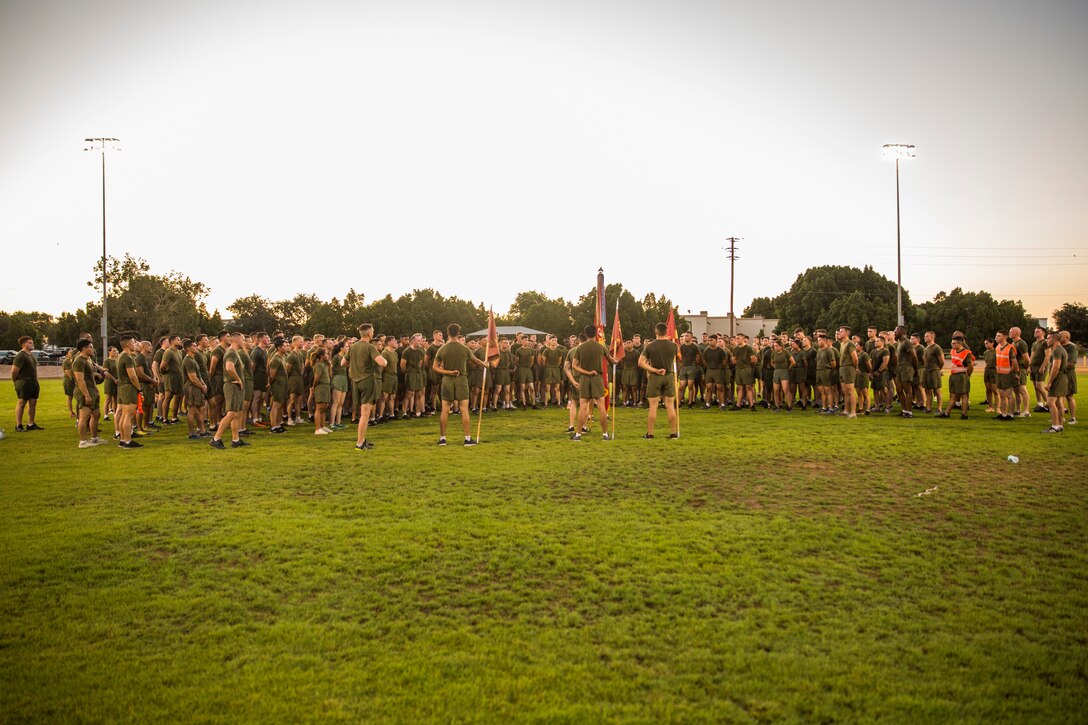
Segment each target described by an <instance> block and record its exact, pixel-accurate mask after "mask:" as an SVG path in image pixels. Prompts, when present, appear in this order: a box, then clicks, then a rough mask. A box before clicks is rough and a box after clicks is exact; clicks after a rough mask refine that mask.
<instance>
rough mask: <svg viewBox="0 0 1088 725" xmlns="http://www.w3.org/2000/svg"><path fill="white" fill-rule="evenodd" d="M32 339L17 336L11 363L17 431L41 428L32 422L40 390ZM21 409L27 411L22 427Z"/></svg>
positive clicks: (36, 409)
mask: <svg viewBox="0 0 1088 725" xmlns="http://www.w3.org/2000/svg"><path fill="white" fill-rule="evenodd" d="M33 350H34V339H33V338H31V337H28V336H27V335H23V336H22V337H20V338H19V352H17V353H15V360H14V362H12V365H11V380H12V382H13V383H15V397H16V398H17V399H18V402H17V403H16V404H15V430H16V431H18V432H19V433H22V432H23V431H27V430H43V428H41V427H40V426H39V425H38V424H37V423H35V422H34V416H35V415H36V414H37V412H38V395H39V393H40V392H41V387H40V384H39V383H38V359H37V358H36V357H34V354H33ZM23 411H26V412H27V414H28V415H27V421H28V425H27V426H26V427H25V428H24V427H23Z"/></svg>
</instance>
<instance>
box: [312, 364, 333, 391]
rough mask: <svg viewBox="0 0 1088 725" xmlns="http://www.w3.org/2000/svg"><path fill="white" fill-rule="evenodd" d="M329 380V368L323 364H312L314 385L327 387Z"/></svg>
mask: <svg viewBox="0 0 1088 725" xmlns="http://www.w3.org/2000/svg"><path fill="white" fill-rule="evenodd" d="M330 382H331V381H330V380H329V366H328V365H326V364H325V363H324V362H318V363H314V385H328V384H329V383H330Z"/></svg>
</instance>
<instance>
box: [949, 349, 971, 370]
mask: <svg viewBox="0 0 1088 725" xmlns="http://www.w3.org/2000/svg"><path fill="white" fill-rule="evenodd" d="M973 357H974V355H972V354H971V351H970V350H968V349H967V348H966V347H965V348H962V349H960V350H953V351H952V372H954V373H965V372H967V361H968V360H969V359H970V358H973Z"/></svg>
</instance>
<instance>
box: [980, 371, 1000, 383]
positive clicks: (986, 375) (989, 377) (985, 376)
mask: <svg viewBox="0 0 1088 725" xmlns="http://www.w3.org/2000/svg"><path fill="white" fill-rule="evenodd" d="M982 382H984V383H986V384H988V385H996V384H997V370H995V369H994V368H986V369H985V370H983V371H982Z"/></svg>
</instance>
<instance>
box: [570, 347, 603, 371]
mask: <svg viewBox="0 0 1088 725" xmlns="http://www.w3.org/2000/svg"><path fill="white" fill-rule="evenodd" d="M607 354H608V348H606V347H605V346H604V345H602V344H601V343H599V342H597V341H596V340H586V341H585V342H583V343H582V344H581V345H579V346H578V348H577V350H576V351H575V356H574V359H575V360H577V361H578V367H580V368H582V369H583V370H593V371H595V372H597V373H598V374H599V373H600V372H601V369H602V368H603V367H604V359H605V355H607Z"/></svg>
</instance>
